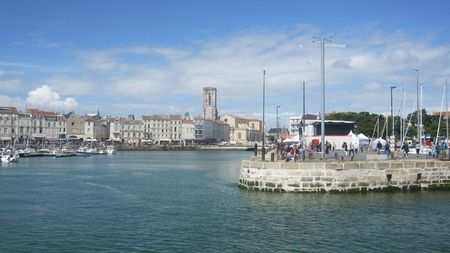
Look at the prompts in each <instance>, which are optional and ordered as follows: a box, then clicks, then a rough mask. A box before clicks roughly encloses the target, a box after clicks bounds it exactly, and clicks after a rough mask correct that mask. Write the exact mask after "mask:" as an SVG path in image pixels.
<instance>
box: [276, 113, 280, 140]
mask: <svg viewBox="0 0 450 253" xmlns="http://www.w3.org/2000/svg"><path fill="white" fill-rule="evenodd" d="M278 108H280V106H279V105H277V141H278V139H279V138H280V136H279V134H280V133H279V131H280V127H279V125H278Z"/></svg>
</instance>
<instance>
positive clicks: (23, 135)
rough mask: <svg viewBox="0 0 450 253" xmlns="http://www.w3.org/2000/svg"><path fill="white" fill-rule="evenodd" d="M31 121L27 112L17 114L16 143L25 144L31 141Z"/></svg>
mask: <svg viewBox="0 0 450 253" xmlns="http://www.w3.org/2000/svg"><path fill="white" fill-rule="evenodd" d="M31 125H32V119H31V114H29V113H28V112H19V119H18V129H17V130H16V132H17V141H18V142H19V143H26V142H29V141H30V140H32V137H31V134H32V132H31V131H32V126H31Z"/></svg>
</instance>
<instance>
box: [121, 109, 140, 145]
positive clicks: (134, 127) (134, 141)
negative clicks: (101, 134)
mask: <svg viewBox="0 0 450 253" xmlns="http://www.w3.org/2000/svg"><path fill="white" fill-rule="evenodd" d="M120 125H121V129H122V131H121V136H122V143H126V144H128V145H133V146H139V145H140V144H141V142H142V140H143V139H144V122H143V121H142V120H136V119H135V118H134V115H129V116H128V118H127V119H122V120H121V122H120Z"/></svg>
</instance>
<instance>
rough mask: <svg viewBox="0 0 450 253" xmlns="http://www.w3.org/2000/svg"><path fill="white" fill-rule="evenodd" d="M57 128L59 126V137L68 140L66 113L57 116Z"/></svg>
mask: <svg viewBox="0 0 450 253" xmlns="http://www.w3.org/2000/svg"><path fill="white" fill-rule="evenodd" d="M56 122H57V128H58V139H59V140H67V137H68V136H67V119H66V115H64V114H59V115H58V116H57V117H56Z"/></svg>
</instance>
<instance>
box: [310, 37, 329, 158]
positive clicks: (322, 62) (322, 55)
mask: <svg viewBox="0 0 450 253" xmlns="http://www.w3.org/2000/svg"><path fill="white" fill-rule="evenodd" d="M317 42H318V43H319V44H320V59H321V60H320V72H321V75H320V81H321V82H320V83H321V85H320V95H321V96H320V108H321V111H322V112H321V116H320V118H321V123H320V145H321V147H320V151H321V152H322V159H325V43H326V42H331V37H325V38H318V37H313V43H317Z"/></svg>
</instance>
